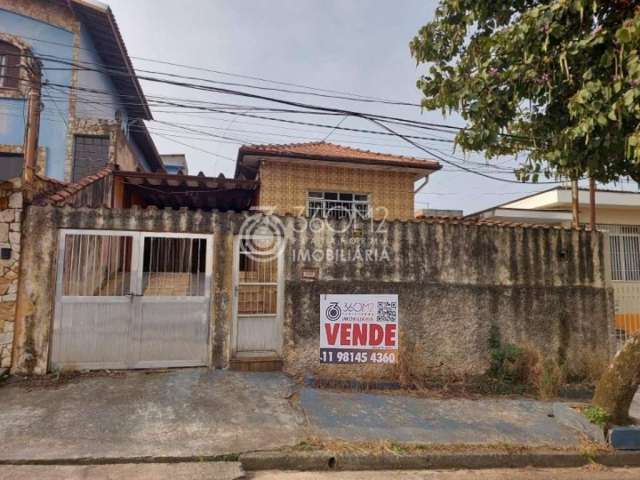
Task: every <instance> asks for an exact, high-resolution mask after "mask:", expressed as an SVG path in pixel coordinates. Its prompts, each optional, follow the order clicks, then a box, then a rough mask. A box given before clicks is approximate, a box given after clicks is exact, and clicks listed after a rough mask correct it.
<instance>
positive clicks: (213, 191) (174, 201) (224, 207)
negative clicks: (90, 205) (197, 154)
mask: <svg viewBox="0 0 640 480" xmlns="http://www.w3.org/2000/svg"><path fill="white" fill-rule="evenodd" d="M113 176H114V180H115V185H114V186H115V192H114V193H115V197H116V198H117V197H119V196H121V202H122V203H121V206H122V207H125V208H128V207H131V206H133V205H138V206H141V207H143V208H144V207H149V206H156V207H159V208H164V207H172V208H182V207H186V208H189V209H202V210H220V211H229V210H231V211H237V212H239V211H243V210H248V209H249V208H250V207H251V205H252V204H253V202H254V199H255V195H256V192H257V188H258V182H257V181H255V180H236V179H231V178H225V177H224V176H222V175H221V176H219V177H205V176H204V175H179V174H178V175H171V174H165V173H149V172H125V171H114V172H113ZM119 187H120V188H119ZM118 190H120V192H118ZM116 202H117V200H116ZM117 203H120V202H117Z"/></svg>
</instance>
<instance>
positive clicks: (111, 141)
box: [0, 0, 163, 182]
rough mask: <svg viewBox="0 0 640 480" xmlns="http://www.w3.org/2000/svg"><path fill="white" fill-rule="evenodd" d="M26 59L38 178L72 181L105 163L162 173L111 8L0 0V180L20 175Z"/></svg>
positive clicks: (73, 1)
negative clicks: (35, 69) (36, 94)
mask: <svg viewBox="0 0 640 480" xmlns="http://www.w3.org/2000/svg"><path fill="white" fill-rule="evenodd" d="M32 57H33V58H35V59H36V60H38V61H39V62H40V64H41V67H40V77H41V78H40V79H41V101H42V112H41V115H40V134H39V148H38V155H37V157H38V158H37V165H36V170H37V172H38V173H39V174H41V175H43V176H46V177H49V178H52V179H55V180H60V181H66V182H73V181H77V180H80V179H81V178H84V177H86V176H88V175H90V174H92V173H94V172H96V171H98V170H100V169H101V168H102V167H104V166H105V165H107V164H113V165H118V166H119V167H120V168H121V169H122V170H129V171H136V170H140V171H162V170H163V165H162V161H161V159H160V156H159V155H158V152H157V150H156V147H155V145H154V143H153V140H152V139H151V136H150V135H149V132H148V130H147V128H146V126H145V125H144V122H143V120H150V119H151V118H152V117H151V111H150V110H149V106H148V104H147V100H146V98H145V96H144V94H143V92H142V88H141V87H140V84H139V83H138V80H137V78H136V76H135V73H134V70H133V66H132V64H131V60H130V58H129V56H128V55H127V50H126V47H125V45H124V42H123V40H122V37H121V35H120V32H119V30H118V26H117V23H116V20H115V18H114V16H113V14H112V12H111V10H110V9H109V7H107V6H105V5H103V4H101V3H98V2H94V1H91V0H68V1H66V0H54V1H47V2H45V1H42V0H21V1H19V2H17V1H14V0H0V65H1V66H2V68H1V69H0V116H1V117H2V118H3V119H4V120H3V126H2V128H0V179H4V180H7V179H10V178H13V177H16V176H19V175H20V173H21V170H22V157H23V154H24V152H23V143H24V133H25V115H24V112H25V110H26V108H27V105H26V103H27V93H28V89H29V82H27V81H26V78H27V67H28V65H27V60H30V59H31V58H32ZM104 65H109V70H108V71H106V70H105V68H104Z"/></svg>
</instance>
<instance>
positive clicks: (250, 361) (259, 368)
mask: <svg viewBox="0 0 640 480" xmlns="http://www.w3.org/2000/svg"><path fill="white" fill-rule="evenodd" d="M230 367H231V370H236V371H239V372H279V371H281V370H282V359H281V358H280V357H275V356H266V357H258V356H247V357H236V358H233V359H231V365H230Z"/></svg>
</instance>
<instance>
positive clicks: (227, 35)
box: [107, 0, 552, 213]
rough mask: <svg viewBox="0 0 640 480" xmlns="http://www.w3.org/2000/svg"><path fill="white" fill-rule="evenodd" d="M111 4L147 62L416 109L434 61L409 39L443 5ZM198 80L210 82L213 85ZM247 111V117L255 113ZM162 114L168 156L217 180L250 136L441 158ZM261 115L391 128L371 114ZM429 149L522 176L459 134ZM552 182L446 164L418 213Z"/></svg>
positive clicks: (379, 139)
mask: <svg viewBox="0 0 640 480" xmlns="http://www.w3.org/2000/svg"><path fill="white" fill-rule="evenodd" d="M107 3H108V4H109V5H110V6H111V8H112V10H113V12H114V14H115V17H116V20H117V22H118V25H119V27H120V30H121V33H122V36H123V38H124V40H125V43H126V46H127V50H128V52H129V54H130V55H131V56H132V60H133V63H134V66H135V67H136V69H146V70H151V71H154V72H162V73H164V74H166V73H171V74H179V75H188V76H193V77H198V78H202V79H205V80H214V81H218V82H233V83H242V84H245V85H254V86H261V87H269V88H280V89H289V90H298V91H303V92H315V93H320V94H324V93H327V92H322V91H318V90H310V89H306V88H302V87H291V86H285V85H281V84H275V83H268V82H265V81H260V80H256V79H248V78H243V77H238V76H233V75H245V76H251V77H260V78H262V79H267V80H271V81H278V82H287V83H290V84H299V85H303V86H305V87H306V86H309V87H314V88H317V89H325V90H332V91H339V92H348V93H349V94H358V95H361V96H367V97H375V98H384V99H391V100H394V101H402V102H408V103H412V104H416V105H417V104H419V102H420V98H421V95H420V92H419V91H418V89H417V88H416V80H417V79H418V77H419V76H420V74H421V72H423V71H425V69H426V67H425V66H424V65H421V66H416V64H415V62H414V60H413V59H412V58H411V55H410V52H409V47H408V44H409V41H410V40H411V38H412V37H413V35H415V33H416V32H417V31H418V29H419V28H420V26H422V25H423V24H425V23H426V22H428V21H429V20H430V19H431V18H432V16H433V14H434V11H435V7H436V4H437V2H435V1H425V0H420V1H419V0H396V1H388V0H322V1H320V0H182V1H174V0H107ZM151 60H153V61H151ZM159 61H162V62H168V63H173V64H180V65H185V66H189V67H196V68H197V69H194V68H185V67H179V66H175V65H168V64H167V63H159ZM211 70H214V71H215V72H217V73H214V72H212V71H211ZM230 74H233V75H230ZM194 82H195V80H194ZM197 82H198V83H203V80H197ZM141 83H142V86H143V89H144V91H145V93H146V95H147V96H148V97H149V96H161V97H163V98H164V97H174V98H177V99H180V100H181V101H182V100H184V99H189V100H196V101H207V102H220V103H230V104H235V105H250V106H262V107H271V108H273V107H276V108H281V107H282V105H279V104H276V103H271V102H263V101H256V100H249V99H244V98H240V97H236V96H231V95H226V94H220V93H214V92H204V91H199V90H194V89H187V88H182V87H178V86H173V85H166V84H159V83H155V82H149V81H142V82H141ZM218 85H219V84H218ZM228 88H235V89H237V90H242V91H247V92H252V93H259V94H264V95H268V96H271V97H276V98H280V99H286V100H294V101H298V102H305V103H308V104H313V105H321V106H328V107H334V108H340V109H349V110H352V111H359V112H365V113H376V114H382V115H389V116H396V117H402V118H408V119H412V120H418V121H423V122H436V123H445V124H448V125H455V126H461V125H463V121H462V120H461V119H460V118H459V117H457V116H455V115H454V116H447V117H444V116H443V115H442V114H441V112H439V111H431V112H430V111H422V110H421V109H420V108H419V107H418V106H400V105H388V104H382V103H364V102H354V101H351V100H345V99H334V98H326V97H321V96H311V95H301V94H294V93H289V92H274V91H265V90H257V89H251V88H249V87H246V86H242V87H240V86H237V85H236V86H228ZM330 95H335V94H330ZM285 108H288V107H285ZM237 111H238V112H239V113H247V110H237ZM152 112H153V115H154V119H155V120H156V121H153V122H148V123H147V125H148V127H149V129H150V131H151V132H152V135H153V137H154V140H155V141H156V145H157V146H158V149H159V151H160V153H185V154H186V155H187V161H188V164H189V171H190V173H192V174H196V173H198V172H199V171H202V172H204V173H205V174H206V175H212V176H215V175H218V174H220V173H222V174H224V175H225V176H227V177H230V176H233V173H234V168H235V164H234V162H235V158H236V155H237V150H238V148H239V146H240V144H241V143H291V142H306V141H319V140H323V139H326V140H327V141H330V142H334V143H340V144H344V145H349V146H352V147H356V148H362V149H365V150H374V151H382V152H388V153H397V154H402V155H409V156H416V157H420V158H432V157H431V156H430V155H429V154H428V153H426V152H424V151H422V150H420V149H417V148H416V147H414V146H412V145H409V144H408V143H406V142H405V141H404V140H403V139H401V138H398V137H395V136H383V135H376V134H359V133H353V132H343V131H338V130H331V129H329V128H320V127H312V126H300V125H291V124H287V123H284V122H274V121H269V120H263V119H256V118H247V117H244V116H240V115H235V116H234V115H229V114H222V113H216V112H204V111H202V110H199V111H198V110H194V109H188V110H185V109H178V108H174V107H166V106H162V105H160V106H156V107H152ZM261 114H262V115H269V116H273V117H276V118H282V119H295V120H298V121H306V122H313V123H322V124H330V125H338V124H339V125H340V126H341V127H349V128H360V129H371V130H378V131H380V130H381V128H380V127H379V126H376V125H374V124H373V123H371V122H370V121H368V120H366V119H362V118H354V117H347V118H345V117H344V116H335V115H333V116H318V115H307V114H291V113H287V114H284V113H279V114H269V113H261ZM160 122H168V123H169V124H167V123H160ZM339 122H341V123H339ZM394 128H395V127H394ZM398 130H399V131H401V132H402V133H405V134H413V135H420V136H426V137H429V138H441V139H444V140H447V139H451V138H452V136H451V135H448V134H445V133H442V132H433V131H429V130H418V129H408V128H404V127H402V128H401V127H398ZM212 135H217V136H216V137H214V136H212ZM220 136H222V137H225V138H220ZM327 136H328V137H327ZM420 144H421V145H423V146H424V148H426V149H427V150H429V151H430V152H434V151H437V153H438V154H439V155H442V156H444V157H445V158H447V159H449V160H453V161H454V162H458V163H463V164H464V165H466V166H468V167H470V168H472V169H474V170H475V169H481V170H483V171H486V172H488V173H490V174H493V173H495V172H497V171H501V172H504V173H499V174H498V176H500V177H503V178H509V179H514V177H513V175H512V174H511V173H508V171H506V170H505V171H502V170H497V168H496V167H487V166H479V165H478V164H476V163H473V162H485V159H484V157H483V156H482V155H466V156H465V154H464V153H463V152H461V151H459V149H458V150H456V151H454V146H453V144H452V143H450V142H448V141H444V142H443V141H432V140H420ZM436 149H437V150H436ZM452 156H453V157H452ZM454 157H455V158H454ZM469 162H471V163H469ZM491 163H492V164H498V165H499V168H505V167H512V166H513V165H515V161H514V160H513V159H511V158H501V159H492V160H491ZM550 186H552V185H523V184H511V183H503V182H498V181H494V180H490V179H486V178H483V177H480V176H478V175H474V174H471V173H467V172H464V171H461V170H460V169H458V168H456V167H453V166H449V165H444V168H443V169H442V170H441V171H438V172H436V173H435V174H433V175H432V176H431V178H430V181H429V184H428V185H427V186H426V187H424V188H423V189H422V190H421V191H420V192H419V193H418V194H417V195H416V199H415V200H416V208H439V209H459V210H464V212H465V213H472V212H474V211H478V210H481V209H484V208H487V207H490V206H493V205H496V204H499V203H504V202H507V201H509V200H510V199H513V198H518V197H520V196H524V195H526V194H529V193H532V192H535V191H539V190H542V189H546V188H549V187H550Z"/></svg>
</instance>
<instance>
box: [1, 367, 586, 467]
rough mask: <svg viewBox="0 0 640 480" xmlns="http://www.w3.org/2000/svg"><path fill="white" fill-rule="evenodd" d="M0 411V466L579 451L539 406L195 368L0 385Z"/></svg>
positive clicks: (576, 438) (577, 437)
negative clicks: (266, 455)
mask: <svg viewBox="0 0 640 480" xmlns="http://www.w3.org/2000/svg"><path fill="white" fill-rule="evenodd" d="M0 405H1V408H0V445H2V448H1V449H0V463H12V462H13V463H16V462H23V463H34V462H40V463H47V462H49V463H64V462H66V463H72V462H76V463H77V462H83V463H86V464H89V463H101V462H102V463H105V462H107V463H108V462H110V461H114V460H115V461H117V462H119V463H123V462H125V461H127V462H135V461H147V462H148V461H154V460H157V459H162V460H163V461H183V462H184V461H199V460H216V459H219V458H220V457H221V456H224V455H229V454H240V453H243V452H254V451H265V450H271V451H273V450H278V449H282V448H284V447H290V446H294V445H297V444H299V443H300V442H302V441H303V440H306V439H309V438H312V439H313V438H321V439H324V440H328V441H329V442H330V441H331V440H336V439H337V440H344V441H347V442H355V443H363V442H364V443H367V442H377V443H378V444H379V443H382V442H411V443H419V444H425V443H435V444H461V443H463V444H487V443H494V444H495V443H501V444H514V445H515V444H520V445H523V444H524V445H529V446H534V445H535V446H560V447H565V448H574V449H576V450H577V449H579V448H580V447H581V445H582V443H583V434H582V433H580V432H579V431H578V430H575V429H574V428H571V427H570V426H568V425H567V424H562V423H561V422H560V421H559V419H558V418H556V417H553V416H552V412H553V405H552V404H551V403H547V402H536V401H530V400H507V399H484V400H479V401H474V400H462V399H447V400H436V399H425V398H418V397H415V396H411V395H401V394H399V393H394V394H361V393H353V392H336V391H329V390H315V389H310V388H304V387H302V388H301V387H298V386H296V385H294V384H293V383H292V381H291V380H290V379H289V378H287V377H286V376H285V375H283V374H280V373H239V372H229V371H215V370H213V371H212V370H208V369H204V368H201V369H198V368H195V369H180V370H170V371H165V372H144V371H130V372H118V373H116V374H111V375H104V374H102V375H101V374H95V375H94V374H91V375H88V376H81V377H78V378H73V379H71V380H68V381H64V382H61V383H59V382H56V381H52V380H51V378H49V379H45V380H44V381H43V380H42V379H32V380H28V381H25V382H17V383H10V384H4V385H0Z"/></svg>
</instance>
